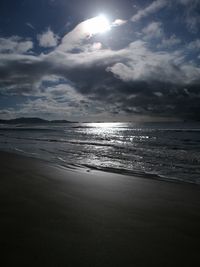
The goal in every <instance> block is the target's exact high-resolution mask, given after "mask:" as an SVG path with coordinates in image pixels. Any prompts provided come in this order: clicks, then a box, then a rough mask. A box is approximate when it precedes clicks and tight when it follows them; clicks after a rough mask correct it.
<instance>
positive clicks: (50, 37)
mask: <svg viewBox="0 0 200 267" xmlns="http://www.w3.org/2000/svg"><path fill="white" fill-rule="evenodd" d="M37 39H38V41H39V45H40V46H41V47H55V46H57V44H58V39H59V37H58V36H57V35H56V34H54V33H53V32H52V30H51V29H50V28H49V29H48V30H47V31H46V32H44V33H42V34H38V35H37Z"/></svg>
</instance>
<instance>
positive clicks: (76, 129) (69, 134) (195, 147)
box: [0, 123, 200, 184]
mask: <svg viewBox="0 0 200 267" xmlns="http://www.w3.org/2000/svg"><path fill="white" fill-rule="evenodd" d="M0 150H2V151H9V152H15V153H19V154H22V155H26V156H29V157H35V158H41V159H45V160H47V161H50V162H53V163H56V164H59V165H62V166H65V167H67V168H86V169H87V170H90V169H99V170H103V171H110V172H116V173H124V174H129V175H133V176H135V175H136V176H139V177H146V178H149V179H152V178H156V179H163V180H167V181H179V182H187V183H194V184H200V123H143V124H142V123H140V124H136V123H66V124H48V123H45V124H17V125H0Z"/></svg>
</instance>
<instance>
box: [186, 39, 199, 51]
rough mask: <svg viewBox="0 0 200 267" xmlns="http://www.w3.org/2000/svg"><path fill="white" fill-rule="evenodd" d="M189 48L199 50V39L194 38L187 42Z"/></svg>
mask: <svg viewBox="0 0 200 267" xmlns="http://www.w3.org/2000/svg"><path fill="white" fill-rule="evenodd" d="M187 47H188V49H190V50H200V39H196V40H194V41H192V42H190V43H189V44H188V46H187Z"/></svg>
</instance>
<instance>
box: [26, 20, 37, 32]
mask: <svg viewBox="0 0 200 267" xmlns="http://www.w3.org/2000/svg"><path fill="white" fill-rule="evenodd" d="M26 26H28V27H29V28H31V29H32V30H35V27H34V26H33V25H32V24H31V23H30V22H27V23H26Z"/></svg>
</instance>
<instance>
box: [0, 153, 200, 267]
mask: <svg viewBox="0 0 200 267" xmlns="http://www.w3.org/2000/svg"><path fill="white" fill-rule="evenodd" d="M0 161H1V168H0V177H1V178H0V213H1V216H0V231H1V233H0V237H1V238H0V243H1V255H2V256H1V259H0V261H2V262H4V263H2V262H1V266H56V267H58V266H198V265H199V264H200V258H199V248H200V245H199V240H200V187H199V186H198V185H192V184H187V183H171V182H166V181H158V180H156V179H145V178H141V177H133V176H125V175H121V174H113V173H109V172H103V171H97V170H91V169H89V168H88V169H87V168H85V169H84V168H79V169H78V168H66V167H62V166H59V165H57V164H51V163H49V162H47V161H44V160H39V159H32V158H28V157H23V156H21V155H16V154H11V153H7V152H0Z"/></svg>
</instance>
